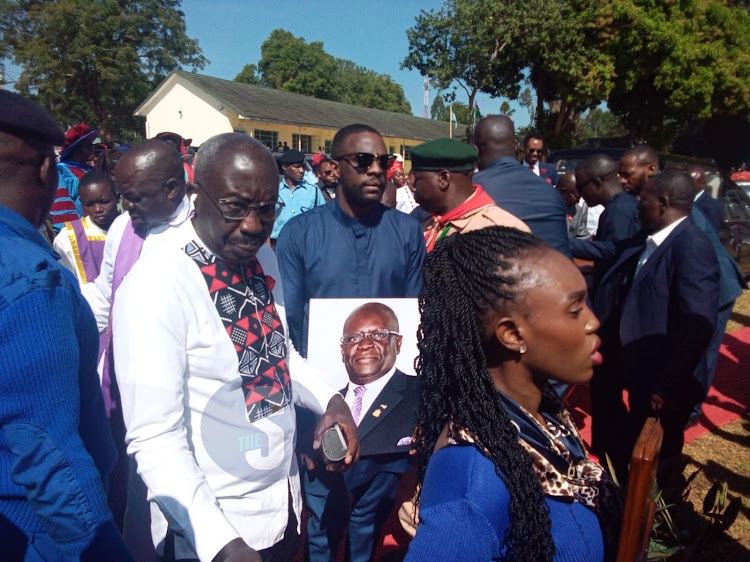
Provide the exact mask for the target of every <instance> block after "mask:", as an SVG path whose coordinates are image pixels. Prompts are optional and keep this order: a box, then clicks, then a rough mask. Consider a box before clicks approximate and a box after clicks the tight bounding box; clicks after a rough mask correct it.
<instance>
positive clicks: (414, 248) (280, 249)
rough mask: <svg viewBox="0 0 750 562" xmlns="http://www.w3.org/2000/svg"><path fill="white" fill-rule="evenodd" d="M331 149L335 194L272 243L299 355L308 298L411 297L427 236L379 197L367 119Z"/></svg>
mask: <svg viewBox="0 0 750 562" xmlns="http://www.w3.org/2000/svg"><path fill="white" fill-rule="evenodd" d="M331 157H332V159H333V160H335V161H336V162H337V164H338V167H339V172H340V177H339V185H338V188H337V193H336V199H334V200H333V201H331V202H330V203H328V204H326V205H324V206H322V207H317V208H315V209H313V210H312V211H309V212H307V213H304V214H303V215H301V216H299V217H295V218H294V219H292V220H290V221H289V223H287V225H286V226H285V227H284V230H283V231H282V232H281V235H280V236H279V239H278V241H277V246H276V254H277V256H278V259H279V267H280V269H281V275H282V278H283V279H284V283H285V297H286V310H287V320H288V322H289V331H290V335H291V338H292V341H293V342H294V344H295V347H297V349H298V350H299V351H300V353H302V354H303V355H306V353H307V326H308V310H309V301H310V299H311V298H347V297H368V298H370V297H376V298H377V297H379V298H387V297H416V296H417V295H418V293H419V289H420V287H421V285H422V262H423V261H424V257H425V244H424V238H423V236H422V231H421V228H420V225H419V223H418V222H417V221H416V220H415V219H413V218H412V217H410V216H408V215H405V214H404V213H402V212H400V211H397V210H396V209H394V208H390V207H387V206H385V205H383V204H382V203H381V202H380V200H381V198H382V197H383V193H384V192H385V182H386V177H385V174H386V171H387V170H388V168H389V167H390V166H391V165H392V164H393V161H394V157H393V156H392V155H389V154H388V151H387V149H386V146H385V143H384V142H383V137H381V136H380V133H378V132H377V131H376V130H375V129H373V128H372V127H370V126H368V125H360V124H355V125H349V126H347V127H344V128H343V129H341V130H339V131H338V132H337V133H336V135H335V136H334V138H333V143H332V146H331ZM311 426H312V420H304V419H301V420H300V427H301V430H300V431H303V429H304V428H305V427H311ZM299 441H300V444H299V447H298V448H299V449H300V450H301V451H302V453H303V455H304V456H305V457H310V456H311V455H310V451H309V447H308V446H307V444H306V443H305V440H304V439H302V438H300V440H299ZM312 464H313V463H312V461H311V462H310V463H309V465H308V468H309V469H312ZM318 476H319V474H318V473H316V471H313V470H309V471H308V473H307V475H306V477H305V499H306V503H307V505H308V506H309V508H310V510H311V511H312V515H311V517H310V519H309V521H308V525H307V536H308V547H309V555H310V559H311V560H326V561H327V560H328V559H329V558H330V556H331V551H330V547H329V541H328V536H327V535H328V533H329V532H330V531H331V530H332V529H331V528H330V526H328V522H327V521H326V520H325V519H324V510H325V505H326V502H327V498H328V493H329V489H328V484H327V482H326V481H325V480H324V479H321V478H319V477H318Z"/></svg>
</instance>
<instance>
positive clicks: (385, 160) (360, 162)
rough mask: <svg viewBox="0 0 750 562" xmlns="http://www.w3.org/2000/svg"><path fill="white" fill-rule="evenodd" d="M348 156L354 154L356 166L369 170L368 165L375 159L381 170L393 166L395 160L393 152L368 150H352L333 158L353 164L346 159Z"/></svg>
mask: <svg viewBox="0 0 750 562" xmlns="http://www.w3.org/2000/svg"><path fill="white" fill-rule="evenodd" d="M350 156H354V157H355V158H356V159H357V168H362V169H364V170H369V169H370V166H372V163H373V162H375V160H376V159H377V161H378V164H379V165H380V168H381V169H382V170H387V169H388V168H390V167H391V166H393V163H394V162H395V161H396V156H394V155H393V154H371V153H369V152H352V153H351V154H342V155H341V156H336V157H335V158H334V159H335V160H344V161H345V162H347V163H348V164H349V165H350V166H354V164H352V163H351V162H350V161H349V160H348V158H349V157H350Z"/></svg>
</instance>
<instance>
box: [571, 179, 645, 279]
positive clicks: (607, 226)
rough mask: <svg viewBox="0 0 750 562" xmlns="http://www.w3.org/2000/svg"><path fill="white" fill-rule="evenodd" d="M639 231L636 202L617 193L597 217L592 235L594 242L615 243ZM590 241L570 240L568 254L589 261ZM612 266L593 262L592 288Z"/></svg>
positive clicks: (603, 261) (632, 198) (598, 261)
mask: <svg viewBox="0 0 750 562" xmlns="http://www.w3.org/2000/svg"><path fill="white" fill-rule="evenodd" d="M640 230H641V222H640V219H639V218H638V201H637V200H636V198H635V197H633V196H632V195H630V194H629V193H625V192H624V191H623V192H622V193H618V194H617V195H615V196H614V197H613V198H612V200H611V201H610V202H609V203H607V206H606V207H605V209H604V212H602V214H601V215H600V217H599V226H598V228H597V230H596V234H595V235H594V242H616V241H617V240H626V239H628V238H630V237H632V236H635V235H636V234H637V233H638V231H640ZM591 245H592V241H591V240H578V239H575V240H571V241H570V252H571V253H572V254H573V257H574V258H582V259H590V258H589V252H588V248H590V247H591ZM611 266H612V261H611V260H602V259H597V260H595V262H594V275H593V283H594V288H595V289H596V287H597V286H598V285H599V282H600V281H601V279H602V277H603V276H604V274H605V273H606V271H607V269H609V268H610V267H611Z"/></svg>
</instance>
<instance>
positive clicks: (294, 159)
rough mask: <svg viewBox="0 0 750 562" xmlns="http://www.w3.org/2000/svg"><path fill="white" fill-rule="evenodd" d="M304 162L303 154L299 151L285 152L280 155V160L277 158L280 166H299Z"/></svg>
mask: <svg viewBox="0 0 750 562" xmlns="http://www.w3.org/2000/svg"><path fill="white" fill-rule="evenodd" d="M304 161H305V154H304V152H300V151H299V150H287V151H286V152H285V153H284V154H282V155H281V158H279V162H281V163H282V164H300V163H301V162H304Z"/></svg>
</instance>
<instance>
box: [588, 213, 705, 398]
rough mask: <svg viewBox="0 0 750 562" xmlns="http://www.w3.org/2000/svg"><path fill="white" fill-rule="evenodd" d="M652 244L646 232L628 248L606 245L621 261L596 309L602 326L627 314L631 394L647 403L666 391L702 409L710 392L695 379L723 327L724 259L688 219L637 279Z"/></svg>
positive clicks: (623, 337) (624, 338)
mask: <svg viewBox="0 0 750 562" xmlns="http://www.w3.org/2000/svg"><path fill="white" fill-rule="evenodd" d="M645 241H646V236H645V235H644V234H643V233H639V234H638V235H637V236H636V237H634V238H632V239H630V240H628V241H626V242H624V243H616V244H612V243H608V244H603V245H601V246H599V247H600V248H601V249H602V251H604V252H605V253H606V251H610V252H613V253H615V254H616V255H617V260H616V262H615V264H614V265H613V266H612V268H611V269H610V270H609V271H607V273H606V274H605V275H604V277H603V279H602V282H601V284H600V286H599V290H598V291H597V294H596V298H595V301H594V309H595V311H596V312H597V314H598V315H599V319H600V320H601V321H602V323H605V322H607V321H608V319H609V317H610V316H612V315H615V317H617V315H619V338H620V344H621V346H622V351H623V354H622V361H623V365H622V366H623V372H624V376H625V384H626V386H627V388H628V390H629V391H630V392H631V394H633V395H635V396H637V397H639V398H640V399H644V397H646V396H649V395H650V394H651V393H653V392H658V393H659V394H661V395H662V396H663V397H664V398H667V399H670V400H674V401H678V402H681V403H689V402H694V401H695V400H700V395H701V392H702V391H701V387H700V384H699V382H698V381H696V380H695V379H694V377H693V376H692V375H693V373H694V371H695V368H696V366H697V365H698V361H699V360H700V358H701V356H702V355H703V353H704V352H705V350H706V347H707V346H708V343H709V342H710V340H711V336H712V334H713V331H714V327H715V326H716V313H717V309H718V295H719V263H718V260H717V258H716V252H715V251H714V248H713V246H712V245H711V242H710V240H709V239H708V238H707V237H706V235H705V234H704V233H703V232H701V230H700V229H699V228H698V227H697V226H695V224H694V223H693V221H692V219H690V218H689V217H688V218H686V219H685V220H684V221H682V222H681V223H680V224H679V225H677V227H676V228H675V229H674V230H673V231H672V232H671V233H670V234H669V236H668V237H667V238H666V239H665V240H664V242H662V244H660V245H659V246H658V248H657V249H656V250H655V251H654V253H653V254H652V255H651V256H650V257H649V259H648V261H647V262H646V263H645V265H643V267H642V268H641V269H640V271H638V272H637V273H636V272H635V268H636V265H637V263H638V259H639V257H640V254H641V252H642V251H643V249H644V248H645ZM610 255H611V254H610Z"/></svg>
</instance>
